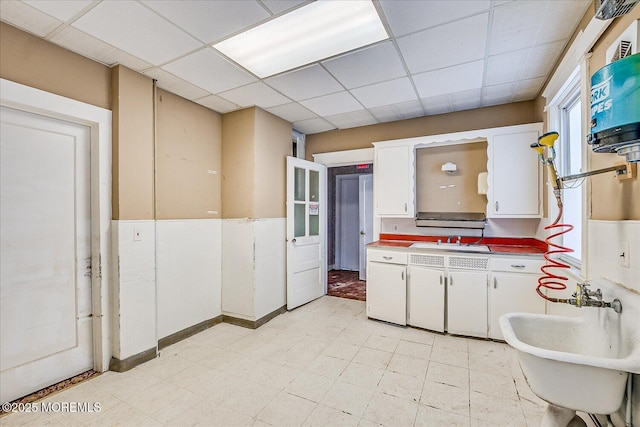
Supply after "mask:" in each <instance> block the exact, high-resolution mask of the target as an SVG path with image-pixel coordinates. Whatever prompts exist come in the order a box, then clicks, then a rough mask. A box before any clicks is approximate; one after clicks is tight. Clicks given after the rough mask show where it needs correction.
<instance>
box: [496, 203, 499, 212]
mask: <svg viewBox="0 0 640 427" xmlns="http://www.w3.org/2000/svg"><path fill="white" fill-rule="evenodd" d="M499 209H500V204H499V203H498V202H497V201H496V212H498V210H499Z"/></svg>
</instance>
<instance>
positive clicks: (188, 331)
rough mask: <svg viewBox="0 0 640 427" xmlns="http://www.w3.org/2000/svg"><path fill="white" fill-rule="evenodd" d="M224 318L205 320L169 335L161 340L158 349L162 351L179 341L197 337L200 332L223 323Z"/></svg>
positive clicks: (217, 317)
mask: <svg viewBox="0 0 640 427" xmlns="http://www.w3.org/2000/svg"><path fill="white" fill-rule="evenodd" d="M222 321H223V316H222V315H220V316H216V317H214V318H212V319H209V320H205V321H204V322H200V323H197V324H195V325H193V326H189V327H188V328H185V329H183V330H181V331H178V332H175V333H173V334H171V335H167V336H166V337H164V338H160V339H159V340H158V349H159V350H161V349H163V348H165V347H168V346H170V345H171V344H175V343H177V342H178V341H182V340H183V339H185V338H189V337H190V336H192V335H195V334H197V333H199V332H202V331H204V330H207V329H209V328H210V327H212V326H215V325H217V324H218V323H222Z"/></svg>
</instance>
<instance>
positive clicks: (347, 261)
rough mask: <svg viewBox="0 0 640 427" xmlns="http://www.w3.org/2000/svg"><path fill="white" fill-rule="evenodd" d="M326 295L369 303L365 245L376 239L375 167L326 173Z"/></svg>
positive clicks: (344, 167)
mask: <svg viewBox="0 0 640 427" xmlns="http://www.w3.org/2000/svg"><path fill="white" fill-rule="evenodd" d="M327 181H328V186H327V187H328V188H327V190H328V191H327V199H328V200H327V202H328V203H327V204H328V207H329V212H328V218H327V219H328V221H327V222H328V225H327V264H328V266H329V268H328V270H329V271H328V280H327V294H328V295H332V296H337V297H342V298H350V299H356V300H360V301H364V300H365V299H366V244H367V243H370V242H371V240H372V239H373V165H372V164H361V165H351V166H340V167H333V168H328V169H327Z"/></svg>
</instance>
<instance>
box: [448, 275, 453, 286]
mask: <svg viewBox="0 0 640 427" xmlns="http://www.w3.org/2000/svg"><path fill="white" fill-rule="evenodd" d="M449 286H453V277H451V276H449Z"/></svg>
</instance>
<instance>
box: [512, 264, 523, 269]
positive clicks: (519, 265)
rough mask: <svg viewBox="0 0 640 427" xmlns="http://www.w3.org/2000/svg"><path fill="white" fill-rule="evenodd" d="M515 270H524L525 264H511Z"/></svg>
mask: <svg viewBox="0 0 640 427" xmlns="http://www.w3.org/2000/svg"><path fill="white" fill-rule="evenodd" d="M511 267H513V268H524V264H511Z"/></svg>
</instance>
